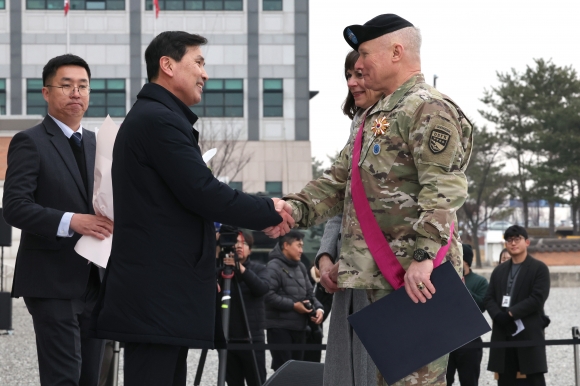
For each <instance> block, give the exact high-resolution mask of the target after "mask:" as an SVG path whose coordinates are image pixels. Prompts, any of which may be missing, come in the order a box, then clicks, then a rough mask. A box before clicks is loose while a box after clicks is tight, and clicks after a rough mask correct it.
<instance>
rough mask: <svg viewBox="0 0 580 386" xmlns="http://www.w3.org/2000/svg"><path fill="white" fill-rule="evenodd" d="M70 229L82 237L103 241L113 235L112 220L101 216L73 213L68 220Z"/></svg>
mask: <svg viewBox="0 0 580 386" xmlns="http://www.w3.org/2000/svg"><path fill="white" fill-rule="evenodd" d="M70 229H72V230H73V231H75V232H76V233H79V234H81V235H83V236H93V237H96V238H98V239H99V240H104V239H105V238H107V237H109V236H111V235H112V234H113V220H111V219H109V218H107V217H105V216H101V215H92V214H81V213H75V214H74V215H73V216H72V218H71V220H70Z"/></svg>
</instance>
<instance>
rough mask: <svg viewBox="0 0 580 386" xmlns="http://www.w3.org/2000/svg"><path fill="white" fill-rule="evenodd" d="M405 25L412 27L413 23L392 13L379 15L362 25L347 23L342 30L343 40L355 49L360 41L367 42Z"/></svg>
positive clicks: (356, 49)
mask: <svg viewBox="0 0 580 386" xmlns="http://www.w3.org/2000/svg"><path fill="white" fill-rule="evenodd" d="M405 27H413V24H412V23H411V22H409V21H407V20H405V19H403V18H402V17H400V16H397V15H395V14H394V13H387V14H384V15H379V16H377V17H374V18H372V19H371V20H369V21H367V22H366V23H364V24H363V25H358V24H355V25H349V26H348V27H346V28H345V29H344V31H343V33H342V34H343V36H344V40H346V42H347V43H348V44H349V45H350V46H351V47H352V48H353V49H354V50H355V51H358V46H359V45H361V43H364V42H367V41H369V40H373V39H376V38H378V37H379V36H383V35H385V34H388V33H391V32H395V31H397V30H400V29H401V28H405Z"/></svg>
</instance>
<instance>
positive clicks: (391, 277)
mask: <svg viewBox="0 0 580 386" xmlns="http://www.w3.org/2000/svg"><path fill="white" fill-rule="evenodd" d="M365 121H366V117H365V118H364V119H363V122H362V124H361V126H360V128H359V130H358V134H357V136H356V139H355V141H354V151H353V155H352V181H351V193H352V202H353V204H354V209H355V212H356V214H357V217H358V221H359V223H360V228H361V231H362V233H363V236H364V239H365V241H366V243H367V246H368V247H369V250H370V252H371V255H372V256H373V259H374V260H375V262H376V263H377V266H378V267H379V269H380V270H381V273H382V274H383V276H384V277H385V279H386V280H387V281H388V282H389V284H390V285H391V286H392V287H393V288H394V289H399V288H401V287H403V286H404V285H405V281H404V276H405V270H404V269H403V267H402V266H401V263H399V260H397V257H396V256H395V253H394V252H393V250H392V249H391V246H390V245H389V243H388V242H387V240H386V239H385V236H384V235H383V232H382V231H381V228H380V227H379V224H378V222H377V219H376V218H375V216H374V214H373V211H372V210H371V206H370V204H369V201H368V199H367V196H366V193H365V189H364V186H363V183H362V179H361V176H360V170H359V166H358V163H359V161H360V153H361V149H362V134H363V130H364V126H365ZM453 225H454V224H453V223H452V224H451V229H450V237H449V242H448V243H447V245H444V246H443V247H441V249H439V252H437V256H436V257H435V260H434V261H433V267H438V266H439V264H441V262H442V261H443V258H444V257H445V255H446V254H447V250H448V249H449V244H451V238H452V237H453Z"/></svg>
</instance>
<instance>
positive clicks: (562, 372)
mask: <svg viewBox="0 0 580 386" xmlns="http://www.w3.org/2000/svg"><path fill="white" fill-rule="evenodd" d="M546 314H548V315H549V316H550V317H551V319H552V324H551V325H550V327H548V329H547V330H546V338H547V339H569V338H571V327H572V326H579V325H580V288H553V289H552V290H551V293H550V297H549V299H548V301H547V303H546ZM486 315H487V314H486ZM13 327H14V334H13V335H2V336H0V385H2V386H38V385H39V381H38V370H37V360H36V349H35V344H34V330H33V328H32V321H31V318H30V315H29V314H28V312H27V310H26V307H25V305H24V302H23V301H22V299H15V301H14V306H13ZM489 335H490V334H487V335H485V336H484V337H483V338H484V340H486V341H488V340H489ZM547 352H548V367H549V372H548V374H547V375H546V380H547V384H548V385H549V386H552V385H557V386H573V385H574V367H573V360H574V354H573V349H572V346H551V347H548V349H547ZM323 355H324V353H323ZM487 355H488V350H487V349H484V359H483V361H482V370H481V377H480V385H481V386H488V385H489V386H492V385H494V386H495V385H496V384H497V383H496V382H495V381H494V380H493V374H492V373H490V372H488V371H486V370H485V368H486V365H487ZM198 358H199V350H190V352H189V358H188V373H189V374H188V385H191V384H193V378H194V376H195V371H196V368H197V362H198ZM323 360H324V356H323ZM270 361H271V359H270V356H269V354H268V353H267V357H266V363H267V365H268V366H269V364H270ZM217 362H218V361H217V354H216V352H215V351H210V353H209V355H208V360H207V363H206V368H205V371H204V377H203V379H202V385H207V386H211V385H215V384H216V379H217V368H218V367H217ZM121 369H122V363H121ZM121 372H122V370H121ZM271 373H272V371H271V370H269V374H271ZM120 378H121V382H120V383H119V385H123V382H122V373H121V377H120ZM455 384H456V385H457V384H458V382H456V383H455Z"/></svg>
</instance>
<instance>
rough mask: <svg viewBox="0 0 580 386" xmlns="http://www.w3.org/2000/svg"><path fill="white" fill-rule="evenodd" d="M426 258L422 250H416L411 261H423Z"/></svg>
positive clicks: (425, 253)
mask: <svg viewBox="0 0 580 386" xmlns="http://www.w3.org/2000/svg"><path fill="white" fill-rule="evenodd" d="M426 258H427V252H425V251H424V250H422V249H417V250H416V251H415V253H413V259H414V260H417V261H423V260H425V259H426Z"/></svg>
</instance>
